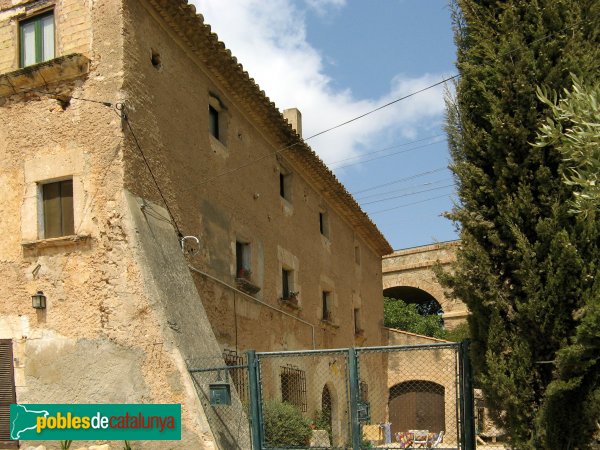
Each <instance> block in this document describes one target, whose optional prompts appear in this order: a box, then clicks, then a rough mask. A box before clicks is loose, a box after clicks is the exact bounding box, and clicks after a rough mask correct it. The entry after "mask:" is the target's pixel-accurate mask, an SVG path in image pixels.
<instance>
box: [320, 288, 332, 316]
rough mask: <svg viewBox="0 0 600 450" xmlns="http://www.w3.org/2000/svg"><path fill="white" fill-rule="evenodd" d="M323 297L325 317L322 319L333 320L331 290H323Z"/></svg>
mask: <svg viewBox="0 0 600 450" xmlns="http://www.w3.org/2000/svg"><path fill="white" fill-rule="evenodd" d="M321 299H322V309H323V317H322V318H321V319H322V320H325V321H327V322H331V319H332V318H333V316H332V313H331V292H328V291H323V293H322V296H321Z"/></svg>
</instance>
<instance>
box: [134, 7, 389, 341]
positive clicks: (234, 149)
mask: <svg viewBox="0 0 600 450" xmlns="http://www.w3.org/2000/svg"><path fill="white" fill-rule="evenodd" d="M125 4H126V9H125V20H126V23H127V26H126V27H125V30H126V33H127V42H128V45H127V46H126V48H125V52H126V57H125V61H126V63H125V74H126V76H125V84H124V88H125V91H126V92H127V96H128V102H127V105H128V107H129V117H130V122H131V125H132V128H133V130H134V134H136V136H137V138H138V141H139V142H140V145H141V147H142V149H143V151H144V153H145V156H146V159H147V160H148V162H149V165H150V166H151V168H152V171H153V173H154V176H155V177H156V179H157V180H158V183H159V185H160V188H161V191H162V194H163V196H164V198H165V199H166V201H167V203H168V205H169V208H170V209H171V212H172V213H173V215H174V217H175V219H176V221H177V223H178V226H179V228H180V230H181V232H182V234H184V235H194V236H197V237H198V238H199V239H200V246H199V248H198V251H197V252H196V253H195V254H193V255H191V254H188V260H189V262H190V264H191V265H193V266H194V267H195V268H197V269H198V270H199V271H200V272H205V273H207V274H208V275H210V276H212V277H215V278H217V279H218V280H221V281H223V282H225V283H226V284H227V285H229V286H235V284H236V283H235V278H236V264H235V261H236V259H235V243H236V240H239V241H241V242H245V243H249V244H250V246H251V253H252V258H251V259H252V262H251V271H252V276H251V278H252V280H251V281H252V282H253V283H254V284H256V285H257V286H258V287H260V291H259V292H258V294H256V298H257V299H258V300H260V301H262V302H265V303H267V304H269V305H270V306H272V307H275V308H278V309H282V310H283V311H285V312H286V313H288V314H291V315H292V316H296V317H298V318H300V319H302V320H303V321H307V322H310V323H311V324H313V326H314V327H315V333H316V334H315V336H316V346H317V347H343V346H351V345H355V344H356V343H358V344H364V345H378V344H380V343H381V342H382V334H381V329H380V326H381V318H382V309H383V306H382V301H381V268H380V257H379V255H378V254H377V253H376V252H375V251H374V250H373V249H372V248H370V247H369V246H368V245H367V244H366V243H365V242H363V241H362V240H361V239H359V238H357V236H356V235H355V233H354V231H353V229H352V227H351V226H350V225H349V224H348V222H347V221H346V220H345V219H343V218H342V217H341V215H340V214H339V213H338V211H337V210H336V209H335V208H334V207H333V206H332V205H331V204H330V203H329V202H328V201H326V200H325V198H324V196H323V195H322V193H321V192H318V191H317V190H316V189H314V188H313V187H312V185H311V183H309V182H308V181H307V174H306V172H305V171H306V169H305V168H302V167H299V166H298V165H297V164H295V163H294V162H293V161H292V160H291V159H289V158H288V156H287V155H286V152H279V153H277V150H278V149H280V148H281V147H282V146H284V145H285V143H284V142H280V141H279V140H278V139H277V137H276V136H275V135H272V134H271V133H269V132H268V130H265V129H263V128H262V127H261V126H259V124H258V122H257V121H256V120H255V119H254V117H253V114H254V113H253V111H252V105H251V104H247V103H246V102H245V101H244V99H243V98H239V97H237V96H236V95H235V93H234V92H233V91H232V89H231V87H230V86H228V85H226V84H225V82H224V81H223V79H219V78H218V77H214V76H213V75H211V73H210V71H209V70H208V69H207V68H206V66H205V63H204V62H203V61H201V60H200V59H199V58H198V57H197V55H195V54H193V53H192V52H191V51H189V48H188V47H187V46H186V43H185V42H184V41H183V40H182V39H181V38H180V36H178V35H176V33H175V32H174V31H173V29H172V28H171V27H170V25H168V24H167V23H166V22H165V20H164V18H163V17H161V16H160V15H159V14H158V13H157V11H156V10H155V9H154V8H153V6H152V4H151V2H146V1H140V0H127V1H126V2H125ZM134 25H135V26H134ZM153 54H154V55H159V56H160V66H156V65H153V64H152V55H153ZM215 99H217V100H215ZM209 104H211V105H212V104H216V105H217V106H218V107H219V108H220V114H219V118H220V119H219V120H220V121H222V122H225V123H226V126H225V127H224V132H223V133H221V136H220V139H219V140H217V139H216V138H214V137H213V136H211V135H210V133H208V129H209V124H208V105H209ZM174 112H177V116H176V119H174V116H173V114H174ZM126 142H127V144H126V148H125V152H124V161H125V166H126V170H125V184H126V186H127V188H128V189H130V190H131V191H132V192H133V193H135V194H137V195H140V196H142V197H145V198H151V199H152V200H154V201H156V202H157V203H159V204H162V199H161V198H160V195H159V193H158V191H157V189H156V186H155V185H154V182H153V180H152V179H151V176H150V175H149V171H148V168H147V167H146V165H145V163H144V161H143V159H142V156H141V154H140V152H139V149H137V148H136V146H135V144H134V143H133V137H132V136H131V135H129V136H128V137H127V140H126ZM282 171H283V172H285V173H291V198H290V200H289V201H288V200H286V199H283V198H282V197H281V196H280V191H279V174H280V172H282ZM226 172H227V173H228V174H227V175H224V173H226ZM320 212H322V213H325V214H326V215H327V218H328V228H329V237H325V236H322V235H321V233H320V230H319V213H320ZM355 246H358V247H359V248H360V250H359V251H360V252H361V255H360V256H361V257H360V264H357V263H356V262H355V254H354V252H355ZM284 266H285V267H287V268H289V269H293V270H294V281H293V287H292V290H293V291H299V297H298V298H299V308H293V307H289V306H287V305H286V303H285V302H281V301H280V298H281V297H282V281H281V269H282V267H284ZM194 278H195V280H196V285H197V287H198V289H199V292H200V293H201V297H202V299H203V301H204V302H205V306H206V310H207V313H208V315H209V319H210V322H211V325H212V326H213V329H214V331H215V334H216V336H217V339H218V340H219V342H220V343H221V345H222V346H223V347H228V348H235V347H236V341H237V349H238V350H243V349H246V348H255V349H258V350H277V349H300V348H311V347H312V342H311V336H312V329H311V327H310V326H307V325H306V324H303V323H302V322H300V321H297V320H294V319H293V318H291V317H289V316H285V314H282V313H279V312H277V311H275V310H273V309H269V308H265V306H264V305H261V304H259V303H258V302H255V301H253V300H252V299H251V298H248V297H247V296H244V295H242V294H239V293H238V294H236V295H235V300H234V292H233V291H232V290H231V289H230V288H229V287H227V286H225V285H223V284H220V283H216V282H214V280H211V279H210V278H209V277H207V276H205V275H202V274H201V273H199V272H195V273H194ZM324 290H326V291H330V292H331V293H332V310H333V318H332V320H331V322H324V321H322V320H321V318H322V307H321V304H322V297H321V296H322V291H324ZM234 303H235V305H234ZM354 308H361V315H362V317H361V322H362V324H361V325H362V328H363V329H364V336H362V337H361V336H359V337H358V338H357V339H356V340H355V333H354V318H353V315H354Z"/></svg>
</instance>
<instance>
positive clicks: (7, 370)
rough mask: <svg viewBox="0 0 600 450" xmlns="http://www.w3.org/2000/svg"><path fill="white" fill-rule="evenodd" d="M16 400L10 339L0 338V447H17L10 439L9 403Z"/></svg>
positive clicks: (16, 443)
mask: <svg viewBox="0 0 600 450" xmlns="http://www.w3.org/2000/svg"><path fill="white" fill-rule="evenodd" d="M16 402H17V396H16V393H15V374H14V365H13V352H12V340H10V339H0V448H7V449H8V448H11V449H12V448H19V445H18V441H12V440H11V439H10V404H11V403H16Z"/></svg>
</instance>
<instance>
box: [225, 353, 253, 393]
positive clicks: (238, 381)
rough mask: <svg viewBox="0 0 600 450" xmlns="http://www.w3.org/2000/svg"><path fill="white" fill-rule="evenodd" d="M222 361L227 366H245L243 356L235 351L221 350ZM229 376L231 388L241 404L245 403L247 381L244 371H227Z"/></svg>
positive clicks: (237, 369) (240, 368) (241, 369)
mask: <svg viewBox="0 0 600 450" xmlns="http://www.w3.org/2000/svg"><path fill="white" fill-rule="evenodd" d="M223 359H224V360H225V364H227V365H228V366H243V365H245V364H246V361H245V359H244V355H238V354H237V351H235V350H227V349H226V350H223ZM228 372H229V376H230V377H231V381H232V382H233V386H234V387H235V390H236V391H237V393H238V396H239V397H240V400H241V401H242V403H246V402H247V399H248V380H247V378H246V369H245V368H243V367H237V368H234V369H229V371H228Z"/></svg>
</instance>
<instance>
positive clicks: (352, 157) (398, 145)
mask: <svg viewBox="0 0 600 450" xmlns="http://www.w3.org/2000/svg"><path fill="white" fill-rule="evenodd" d="M442 136H446V135H445V134H436V135H434V136H429V137H425V138H423V139H417V140H416V141H411V142H403V143H402V144H397V145H392V146H390V147H386V148H382V149H379V150H374V151H370V152H366V153H365V154H363V155H357V156H350V157H348V158H343V159H338V160H335V161H329V162H328V163H327V165H328V166H331V165H333V164H337V163H341V162H344V161H349V160H351V159H358V158H364V157H365V156H367V155H374V154H376V153H381V152H385V151H387V150H393V149H395V148H399V147H406V146H407V145H411V144H416V143H418V142H423V141H426V140H428V139H435V138H438V137H442Z"/></svg>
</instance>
